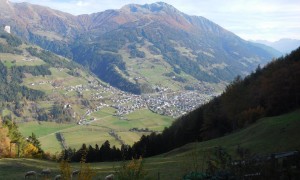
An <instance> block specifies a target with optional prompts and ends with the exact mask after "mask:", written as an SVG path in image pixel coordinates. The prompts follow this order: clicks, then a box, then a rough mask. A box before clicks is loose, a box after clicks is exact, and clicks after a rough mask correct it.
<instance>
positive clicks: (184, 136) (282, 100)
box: [133, 48, 300, 156]
mask: <svg viewBox="0 0 300 180" xmlns="http://www.w3.org/2000/svg"><path fill="white" fill-rule="evenodd" d="M299 106H300V48H298V49H297V50H295V51H293V52H292V53H291V54H289V55H287V56H285V57H281V58H278V59H277V60H274V61H272V62H270V63H269V64H268V65H267V66H266V67H264V68H257V69H256V72H254V73H252V74H251V75H249V76H247V77H245V78H244V79H243V78H240V77H238V78H236V79H235V80H234V81H233V82H232V83H231V84H230V85H229V86H228V87H227V88H226V90H225V92H224V93H223V94H222V95H221V96H219V97H216V98H214V99H213V100H212V101H210V102H209V103H207V104H205V105H203V106H201V107H199V108H198V109H196V110H194V111H192V112H190V113H189V114H187V115H185V116H182V117H181V118H179V119H177V120H176V121H175V122H174V123H173V124H172V125H171V126H170V127H169V128H166V129H165V130H164V131H163V132H162V133H161V134H154V133H153V134H151V135H149V136H143V137H142V138H141V139H140V141H139V142H137V143H135V144H134V145H133V150H134V151H135V153H136V154H143V155H144V156H152V155H157V154H161V153H164V152H167V151H170V150H172V149H174V148H176V147H179V146H182V145H184V144H187V143H189V142H194V141H204V140H208V139H212V138H216V137H220V136H223V135H225V134H228V133H230V132H233V131H236V130H238V129H241V128H244V127H247V126H249V125H250V124H252V123H254V122H255V121H256V120H258V119H259V118H262V117H267V116H274V115H280V114H283V113H286V112H290V111H293V110H295V109H297V108H299Z"/></svg>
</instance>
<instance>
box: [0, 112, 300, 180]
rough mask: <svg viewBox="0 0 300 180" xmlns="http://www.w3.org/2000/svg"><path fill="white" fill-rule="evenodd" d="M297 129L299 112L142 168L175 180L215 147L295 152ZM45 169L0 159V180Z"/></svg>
mask: <svg viewBox="0 0 300 180" xmlns="http://www.w3.org/2000/svg"><path fill="white" fill-rule="evenodd" d="M299 128H300V111H299V110H297V111H294V112H291V113H288V114H284V115H281V116H275V117H268V118H263V119H260V120H258V121H257V122H256V123H255V124H253V125H251V126H249V127H247V128H245V129H242V130H240V131H238V132H235V133H232V134H230V135H227V136H224V137H221V138H217V139H213V140H209V141H205V142H200V143H191V144H187V145H185V146H183V147H180V148H177V149H174V150H172V151H170V152H168V153H165V154H162V155H158V156H155V157H151V158H146V159H145V163H144V167H145V170H146V171H147V173H148V174H147V177H148V178H150V179H155V178H157V175H158V172H159V173H160V178H161V179H179V178H181V177H182V176H183V174H185V173H186V172H187V171H188V170H191V169H193V168H195V167H194V166H195V164H197V165H199V166H198V168H206V167H202V166H205V165H204V164H205V162H206V160H207V157H206V156H207V154H208V153H209V152H211V151H212V150H213V149H214V147H218V146H222V147H224V148H225V149H226V150H227V151H228V152H229V153H230V155H231V156H233V158H234V159H235V158H236V156H237V154H236V150H237V147H238V145H239V146H240V147H241V148H244V149H248V152H249V153H250V156H252V155H265V154H269V153H274V152H283V151H291V150H297V149H299V148H300V142H299V141H298V137H299V136H300V134H299V133H300V131H299V130H298V129H299ZM278 142H279V143H280V146H279V145H278V144H279V143H278ZM195 156H197V157H195ZM118 165H119V162H105V163H92V164H91V167H92V168H93V169H95V171H96V173H97V176H96V177H97V178H99V177H101V178H103V177H105V176H106V175H108V174H110V173H111V172H114V171H115V168H116V167H117V166H118ZM79 166H80V164H79V163H72V164H71V167H72V168H73V169H77V168H79ZM46 167H48V168H50V169H51V170H52V172H55V173H58V172H59V170H58V167H59V166H58V164H57V163H55V162H49V161H41V160H33V159H0V168H1V169H3V171H0V177H5V178H7V179H19V178H20V177H23V176H24V173H25V172H27V171H30V170H35V171H38V172H40V171H41V169H42V168H46ZM12 172H13V173H12Z"/></svg>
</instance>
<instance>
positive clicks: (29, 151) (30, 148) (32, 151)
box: [23, 143, 39, 157]
mask: <svg viewBox="0 0 300 180" xmlns="http://www.w3.org/2000/svg"><path fill="white" fill-rule="evenodd" d="M38 151H39V150H38V148H37V147H35V146H34V145H33V144H31V143H28V144H27V145H26V146H25V148H24V150H23V154H24V157H33V156H34V155H36V154H37V153H38Z"/></svg>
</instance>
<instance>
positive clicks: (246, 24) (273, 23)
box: [10, 0, 300, 41]
mask: <svg viewBox="0 0 300 180" xmlns="http://www.w3.org/2000/svg"><path fill="white" fill-rule="evenodd" d="M10 1H11V2H29V3H31V4H39V5H43V6H48V7H51V8H52V9H57V10H61V11H64V12H68V13H71V14H73V15H79V14H91V13H95V12H101V11H104V10H107V9H120V8H121V7H122V6H124V5H126V4H150V3H154V2H157V1H163V2H165V3H168V4H170V5H172V6H174V7H175V8H176V9H178V10H180V11H182V12H184V13H186V14H188V15H196V16H203V17H205V18H207V19H209V20H211V21H213V22H214V23H217V24H218V25H220V26H222V27H223V28H225V29H227V30H229V31H231V32H233V33H235V34H236V35H238V36H240V37H241V38H243V39H245V40H268V41H277V40H279V39H282V38H290V39H300V0H10Z"/></svg>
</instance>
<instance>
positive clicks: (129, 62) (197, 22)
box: [0, 0, 279, 94]
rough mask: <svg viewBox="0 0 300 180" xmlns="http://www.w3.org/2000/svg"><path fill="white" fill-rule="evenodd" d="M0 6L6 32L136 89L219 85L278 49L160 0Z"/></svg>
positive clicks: (127, 88) (0, 19)
mask: <svg viewBox="0 0 300 180" xmlns="http://www.w3.org/2000/svg"><path fill="white" fill-rule="evenodd" d="M1 9H2V10H3V11H1V17H0V23H1V24H2V25H10V26H11V29H12V32H13V33H16V34H18V35H19V36H21V37H23V38H25V39H27V40H29V41H30V42H33V43H35V44H37V45H39V46H41V47H43V48H45V49H48V50H50V51H52V52H55V53H58V54H60V55H63V56H65V57H69V58H72V59H73V60H75V61H76V62H78V63H80V64H82V65H84V66H85V67H87V68H89V69H90V70H91V71H92V72H93V73H94V74H96V75H97V76H98V77H99V78H100V79H102V80H103V81H105V82H107V83H110V84H111V85H112V86H115V87H117V88H119V89H121V90H124V91H128V92H132V93H135V94H140V93H145V92H152V91H153V87H155V86H166V87H168V88H171V89H175V90H185V89H188V90H190V89H201V86H202V84H200V85H199V83H208V84H211V85H215V84H225V83H226V82H229V81H231V80H232V79H234V77H236V76H237V75H246V74H248V73H249V72H251V71H252V70H254V69H255V68H256V67H257V66H258V65H259V64H260V65H264V64H266V63H267V62H268V61H269V60H270V59H272V58H273V57H276V56H278V54H279V53H278V52H276V51H275V50H270V49H266V48H262V47H260V46H257V45H256V44H253V43H251V42H248V41H245V40H243V39H241V38H239V37H238V36H236V35H234V34H233V33H231V32H229V31H227V30H225V29H224V28H222V27H220V26H218V25H217V24H215V23H213V22H211V21H209V20H208V19H206V18H204V17H197V16H189V15H187V14H184V13H182V12H180V11H178V10H177V9H176V8H174V7H173V6H171V5H169V4H166V3H162V2H160V3H153V4H145V5H136V4H130V5H126V6H124V7H122V8H121V9H118V10H107V11H104V12H99V13H94V14H90V15H79V16H73V15H71V14H68V13H63V12H60V11H56V10H53V9H50V8H47V7H42V6H37V5H31V4H28V3H6V1H5V0H1Z"/></svg>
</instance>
